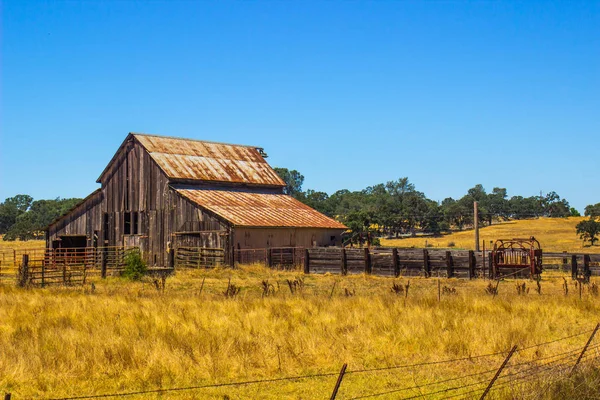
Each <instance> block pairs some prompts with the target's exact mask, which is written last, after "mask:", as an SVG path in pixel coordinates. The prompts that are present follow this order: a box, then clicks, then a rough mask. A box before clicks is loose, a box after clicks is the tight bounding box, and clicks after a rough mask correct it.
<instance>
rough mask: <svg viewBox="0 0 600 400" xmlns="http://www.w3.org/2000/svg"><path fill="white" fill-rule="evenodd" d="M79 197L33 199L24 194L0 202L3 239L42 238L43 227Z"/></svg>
mask: <svg viewBox="0 0 600 400" xmlns="http://www.w3.org/2000/svg"><path fill="white" fill-rule="evenodd" d="M79 201H81V199H77V198H71V199H61V198H57V199H54V200H33V198H32V197H31V196H29V195H26V194H19V195H16V196H14V197H9V198H7V199H6V200H4V202H3V203H0V235H2V239H4V240H16V239H19V240H29V239H43V238H44V228H46V226H48V225H49V224H50V222H52V221H53V220H54V219H56V218H58V217H59V216H61V215H62V214H64V213H66V212H67V211H68V210H70V209H71V208H72V207H73V206H75V204H77V203H78V202H79Z"/></svg>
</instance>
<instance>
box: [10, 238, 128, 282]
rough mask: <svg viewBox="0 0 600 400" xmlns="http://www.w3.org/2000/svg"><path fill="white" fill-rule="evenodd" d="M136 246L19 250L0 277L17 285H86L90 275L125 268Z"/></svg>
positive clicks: (105, 273) (113, 272)
mask: <svg viewBox="0 0 600 400" xmlns="http://www.w3.org/2000/svg"><path fill="white" fill-rule="evenodd" d="M133 250H137V248H128V249H125V248H123V247H86V248H76V249H43V250H37V249H36V250H34V251H31V252H29V253H28V252H27V250H20V251H18V252H16V254H19V255H20V257H21V260H20V262H19V263H18V264H16V265H15V261H14V260H13V262H12V263H11V264H10V265H7V266H3V267H2V268H0V280H5V281H6V280H11V281H16V282H17V284H19V285H21V286H24V285H34V286H42V287H44V286H48V285H57V284H61V285H76V284H84V283H85V281H86V278H87V277H88V276H94V275H99V276H102V277H106V276H107V275H108V274H116V273H120V272H121V271H123V269H124V267H125V255H126V254H127V251H133Z"/></svg>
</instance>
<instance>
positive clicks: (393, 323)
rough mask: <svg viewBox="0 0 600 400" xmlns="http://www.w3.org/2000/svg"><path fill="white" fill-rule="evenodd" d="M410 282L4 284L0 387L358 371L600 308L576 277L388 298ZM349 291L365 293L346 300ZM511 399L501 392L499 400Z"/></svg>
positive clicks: (420, 377)
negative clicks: (538, 288)
mask: <svg viewBox="0 0 600 400" xmlns="http://www.w3.org/2000/svg"><path fill="white" fill-rule="evenodd" d="M297 277H301V278H303V279H304V282H305V288H304V290H303V293H301V294H291V293H290V290H289V289H288V287H287V284H286V283H285V280H286V279H295V278H297ZM204 279H205V283H204V286H202V282H203V280H204ZM229 279H231V282H232V283H234V284H236V285H239V286H240V287H241V288H242V289H241V292H240V294H239V295H238V296H237V298H235V299H227V298H225V296H224V295H223V294H222V293H223V291H224V290H225V288H226V286H227V282H228V280H229ZM263 280H268V281H269V282H270V283H271V284H273V286H274V288H275V294H274V295H273V296H269V297H266V298H263V297H262V290H261V282H262V281H263ZM407 281H408V280H407V279H406V278H401V279H395V280H394V279H391V278H382V277H374V276H365V275H356V276H346V277H342V276H331V275H325V276H316V275H310V276H304V275H302V274H301V273H299V272H278V271H272V270H267V269H264V268H262V267H257V266H250V267H244V268H241V269H235V270H232V269H216V270H209V271H204V270H192V271H190V270H187V271H178V272H177V274H176V276H174V277H172V278H169V279H168V280H167V287H166V290H165V292H164V293H161V292H159V291H157V290H156V289H155V288H154V286H153V284H152V282H151V281H150V280H149V279H146V280H145V281H144V282H128V281H125V280H123V279H120V278H109V279H106V280H101V279H99V278H93V279H92V282H94V284H95V290H93V291H92V289H91V285H90V284H89V283H88V284H87V285H86V286H85V287H84V288H82V287H79V288H62V287H57V288H45V289H18V288H16V287H14V286H12V285H6V284H4V285H0V349H2V351H1V352H0V392H1V391H8V392H12V393H13V396H14V397H13V398H15V399H19V398H30V397H61V396H70V395H81V394H94V393H95V394H102V393H111V392H120V391H131V390H147V389H157V388H169V387H183V386H197V385H202V384H211V383H219V382H229V381H233V380H249V379H255V378H259V379H260V378H275V377H282V376H290V375H303V374H312V373H317V372H332V373H334V374H335V373H336V372H337V371H338V370H339V368H340V366H341V365H342V364H343V363H348V364H349V367H348V368H349V370H350V371H356V370H358V369H361V368H376V367H385V366H393V365H398V364H410V363H415V362H421V361H436V360H444V359H452V358H462V357H470V356H473V355H478V354H485V353H496V352H505V351H507V350H508V349H509V348H510V347H511V346H512V345H513V344H517V345H519V346H530V345H532V344H535V343H539V342H544V341H548V340H553V339H556V338H560V337H564V336H567V335H571V334H574V333H578V332H581V331H586V330H589V329H590V328H592V327H593V326H594V324H595V323H596V322H597V320H598V317H599V316H600V302H599V301H598V300H599V298H598V297H595V296H594V294H593V293H590V292H588V291H586V292H584V293H583V296H582V298H581V299H580V298H579V296H578V295H577V294H576V293H577V292H576V291H575V290H574V288H573V287H572V284H569V285H570V289H571V291H570V293H569V295H568V296H565V295H564V293H563V289H562V288H561V284H562V280H560V281H552V282H546V281H543V282H542V294H541V295H538V294H537V293H534V292H533V289H532V290H531V292H530V293H529V294H528V295H524V296H517V295H516V290H515V281H510V280H508V281H503V282H500V286H499V295H498V296H496V297H494V298H493V297H492V296H490V295H488V294H486V293H485V291H484V289H485V287H486V285H487V284H488V282H486V281H483V280H481V281H471V282H469V281H466V280H457V279H448V280H446V279H443V280H441V281H440V283H441V285H442V286H447V287H449V288H455V289H456V291H457V293H456V294H452V295H451V294H442V296H441V301H438V290H437V285H438V280H437V279H418V278H416V279H410V288H409V295H408V297H407V298H405V297H404V296H399V295H396V294H393V293H392V292H391V290H390V287H391V285H392V283H393V282H397V283H399V284H401V285H405V284H406V283H407ZM334 282H335V291H334V292H333V295H331V293H332V288H333V285H334ZM526 283H527V285H529V286H532V285H533V284H532V282H530V281H527V282H526ZM201 287H202V293H200V291H201ZM346 289H348V291H349V292H351V293H355V294H354V295H353V296H346V295H345V293H346ZM585 340H586V335H581V336H577V337H574V338H571V339H568V340H565V341H560V342H556V343H553V344H550V345H546V346H541V347H538V348H533V349H530V350H527V351H524V352H523V353H519V354H518V355H517V356H516V357H515V359H514V360H513V362H514V363H518V362H522V361H527V360H534V359H537V358H540V357H545V356H548V355H551V354H556V353H559V352H562V351H566V350H573V349H580V348H581V347H582V345H583V344H584V343H585ZM596 343H600V341H599V342H596ZM593 351H594V352H595V353H594V354H596V355H597V354H598V353H597V352H598V350H597V349H594V350H593ZM502 358H503V356H502V355H496V356H492V357H488V358H482V359H471V360H467V361H462V362H458V363H451V364H442V365H437V366H433V367H432V366H428V367H422V368H410V369H402V370H390V371H378V372H371V373H353V374H352V373H351V374H349V375H347V377H346V378H345V379H344V382H343V384H342V388H341V390H340V393H339V396H338V398H339V399H349V398H352V397H353V396H358V395H362V394H369V393H376V392H382V391H387V390H393V389H395V388H401V387H411V386H415V385H423V384H428V383H432V382H436V381H440V380H443V379H449V378H455V377H461V376H464V375H467V374H470V373H474V372H481V371H487V370H490V369H495V368H497V366H498V365H499V364H500V363H501V361H502ZM569 361H570V362H572V360H569ZM491 374H493V373H488V374H487V375H484V378H485V379H488V378H490V377H491ZM335 379H336V376H334V375H332V376H326V377H320V378H314V379H306V380H295V381H282V382H276V383H271V384H255V385H245V386H240V387H224V388H216V389H201V390H195V391H181V392H173V393H165V394H162V395H155V394H154V395H143V396H136V397H135V398H158V397H161V398H208V399H223V396H224V395H227V396H229V397H230V398H231V399H242V398H261V399H282V398H283V399H288V398H289V399H316V398H327V397H328V396H329V395H330V393H331V390H332V388H333V385H334V383H335ZM477 379H481V377H475V378H464V379H461V380H459V381H452V382H448V383H445V384H441V385H439V386H428V387H426V388H424V389H421V390H420V391H419V390H409V391H405V392H399V393H395V394H394V395H393V396H392V395H390V396H387V397H386V396H384V397H381V398H404V397H405V396H406V397H408V396H414V395H419V394H425V393H428V392H430V391H434V390H439V389H443V388H448V387H452V386H454V385H456V384H457V383H459V384H466V383H472V382H476V380H477ZM449 394H450V393H443V394H441V395H439V396H438V397H436V396H433V397H427V398H442V397H444V396H447V395H449ZM510 396H511V394H510V393H503V394H502V393H501V394H500V396H499V397H498V398H508V397H510ZM132 398H133V397H132Z"/></svg>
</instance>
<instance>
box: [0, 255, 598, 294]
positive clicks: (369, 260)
mask: <svg viewBox="0 0 600 400" xmlns="http://www.w3.org/2000/svg"><path fill="white" fill-rule="evenodd" d="M130 250H137V248H128V249H126V248H124V247H97V248H90V247H88V248H80V249H54V250H53V249H32V250H25V249H19V250H9V251H2V252H0V282H1V281H7V280H10V281H16V282H17V283H19V284H21V285H26V284H28V285H39V286H47V285H55V284H63V285H75V284H82V283H85V281H86V279H87V278H88V277H89V276H94V275H100V276H101V277H106V276H107V274H116V273H120V272H122V271H123V269H124V266H125V265H124V257H125V254H126V252H127V251H130ZM226 260H227V259H226V254H225V251H224V250H223V249H212V248H199V247H179V248H176V249H173V250H172V251H171V252H170V257H169V265H168V268H154V269H153V270H152V271H151V272H153V271H154V270H156V271H157V272H164V271H163V270H169V271H172V269H173V268H212V267H217V266H226V265H228V263H227V262H226ZM233 260H234V263H235V264H236V265H239V264H253V263H259V264H263V265H265V266H267V267H270V268H284V269H289V268H301V269H303V270H304V272H305V273H317V274H319V273H334V274H343V275H346V274H359V273H367V274H374V275H381V276H392V277H393V276H424V277H431V276H435V277H453V278H466V279H474V278H486V277H488V278H489V277H490V276H491V273H490V271H491V253H490V252H489V251H480V252H475V251H467V250H436V249H397V248H340V247H323V248H302V247H273V248H263V249H238V250H234V252H233ZM543 266H544V275H546V276H548V275H551V274H552V271H557V270H560V271H563V272H568V273H570V274H571V276H572V277H573V278H586V277H590V276H594V275H596V276H598V275H600V254H572V253H566V252H563V253H544V254H543ZM524 275H526V274H524Z"/></svg>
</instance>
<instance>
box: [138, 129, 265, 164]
mask: <svg viewBox="0 0 600 400" xmlns="http://www.w3.org/2000/svg"><path fill="white" fill-rule="evenodd" d="M129 134H130V135H132V136H152V137H157V138H162V139H174V140H185V141H192V142H200V143H209V144H220V145H224V146H236V147H248V148H251V149H260V150H263V151H264V149H265V148H264V147H262V146H252V145H249V144H238V143H227V142H217V141H214V140H202V139H194V138H184V137H181V136H167V135H159V134H156V133H145V132H129ZM263 158H266V157H265V156H264V155H263Z"/></svg>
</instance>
